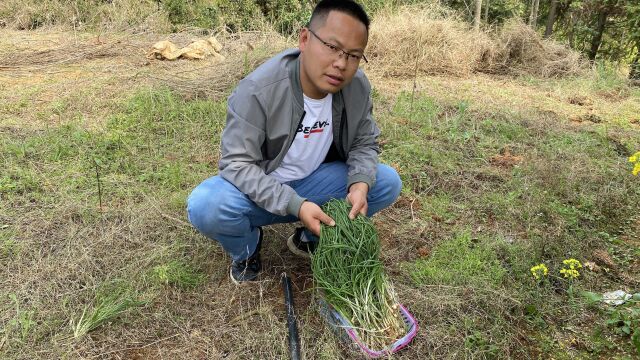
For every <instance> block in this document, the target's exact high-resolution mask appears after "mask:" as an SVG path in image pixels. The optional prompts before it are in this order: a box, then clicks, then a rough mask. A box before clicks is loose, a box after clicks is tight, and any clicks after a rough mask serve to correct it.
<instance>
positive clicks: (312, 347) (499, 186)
mask: <svg viewBox="0 0 640 360" xmlns="http://www.w3.org/2000/svg"><path fill="white" fill-rule="evenodd" d="M363 3H364V5H365V6H366V7H367V8H368V9H369V10H370V11H371V13H372V15H373V18H374V22H373V25H372V29H371V41H370V44H369V48H368V54H370V58H371V63H370V64H368V65H366V66H365V65H363V67H362V68H363V70H364V71H365V72H366V73H367V75H368V76H369V78H370V79H371V82H372V84H373V87H374V94H373V96H374V103H375V111H374V115H375V116H376V119H377V122H378V123H379V125H380V127H381V129H382V137H381V139H380V140H381V145H382V150H383V152H382V154H381V159H382V161H384V162H385V163H387V164H390V165H391V166H394V167H395V168H396V169H397V170H398V172H399V173H400V175H401V177H402V180H403V183H404V186H403V191H402V194H401V197H400V199H399V201H398V202H397V203H396V204H395V205H394V206H393V207H392V208H390V209H386V210H385V211H383V212H381V213H380V214H379V215H376V217H374V223H375V225H376V228H377V230H378V232H379V234H380V239H381V246H382V254H383V255H382V256H383V261H384V263H385V269H386V271H387V273H388V274H389V276H390V278H391V280H392V282H393V284H394V285H395V287H396V290H397V292H398V294H399V298H400V299H401V301H402V302H403V304H404V305H406V306H407V307H408V308H409V309H410V311H411V312H412V313H413V314H414V315H415V316H416V317H417V319H418V322H419V323H420V326H421V328H420V331H419V333H418V337H417V338H416V339H415V340H414V342H413V343H412V344H411V345H410V346H409V347H408V348H407V349H405V350H403V351H402V352H400V353H399V354H398V355H396V356H394V358H399V359H416V358H433V359H447V358H449V359H455V358H474V359H501V358H518V359H520V358H522V359H538V358H555V359H575V358H584V359H590V358H592V359H601V358H607V359H608V358H616V359H633V358H637V356H638V353H639V349H638V347H639V345H638V344H639V343H640V311H639V310H638V309H639V307H638V306H639V305H638V299H637V298H634V299H631V300H630V301H628V302H627V303H626V304H624V305H620V306H617V307H614V306H609V305H606V304H604V303H602V301H600V300H601V295H602V294H603V293H605V292H607V291H611V290H618V289H620V290H625V291H626V292H628V293H630V294H632V293H637V292H638V289H639V287H640V286H639V285H640V284H639V281H638V279H640V240H639V239H640V219H639V214H640V201H638V200H639V199H640V186H638V184H639V183H638V180H639V178H638V177H637V176H633V175H632V174H631V171H632V168H633V164H631V163H630V162H629V157H630V156H631V155H632V154H634V153H635V152H636V151H637V150H638V149H640V117H639V115H638V114H640V90H639V89H638V88H637V87H636V86H634V84H635V83H634V81H632V80H630V79H628V76H629V74H632V73H633V71H629V64H631V63H632V61H633V59H634V56H635V53H634V51H637V45H632V42H631V40H630V39H632V35H631V34H632V32H633V31H632V30H634V29H636V30H637V27H635V28H630V27H629V26H631V25H629V24H630V21H633V19H634V18H635V16H636V15H633V14H637V12H634V11H636V10H635V7H634V6H632V3H623V2H621V1H620V2H616V3H614V2H613V1H610V2H607V1H601V2H599V3H598V4H599V5H598V4H596V3H595V2H591V1H581V2H578V1H575V2H572V3H571V4H567V3H566V2H564V1H558V2H557V3H556V6H557V8H556V11H557V17H556V18H557V20H556V21H554V22H553V25H554V26H553V28H552V30H553V31H552V32H551V34H550V38H549V39H544V31H545V29H544V27H545V25H546V23H545V21H546V19H547V18H548V13H550V6H551V3H546V2H544V3H541V4H538V6H539V10H538V12H537V13H538V14H539V15H538V16H534V17H533V18H534V19H536V20H535V21H532V22H531V24H532V25H533V26H532V25H529V20H530V19H531V18H532V17H531V10H532V9H535V3H534V4H533V6H532V4H530V3H525V2H520V1H515V0H508V1H507V0H504V1H498V0H495V1H492V2H491V3H489V7H488V10H489V11H488V18H487V17H485V16H484V12H483V14H482V15H483V16H482V17H481V19H482V22H481V24H479V29H478V30H477V31H476V30H475V29H474V28H473V22H474V19H475V16H474V15H475V13H474V10H471V9H472V8H473V9H475V8H474V5H475V3H472V2H470V1H469V2H467V3H465V2H461V1H459V2H458V1H451V2H440V3H431V2H424V1H414V2H411V3H409V2H408V1H405V2H402V1H382V0H379V1H373V0H370V1H364V2H363ZM483 4H484V5H485V7H483V8H482V9H483V11H484V10H485V9H487V7H486V5H487V2H483ZM405 5H407V6H405ZM605 5H606V6H610V7H608V8H607V9H610V10H611V11H610V12H609V13H608V14H609V15H607V17H606V21H605V27H604V30H603V35H602V41H601V43H600V45H599V47H598V50H597V52H596V56H595V62H590V61H589V51H590V49H591V44H592V40H593V39H594V38H595V37H594V34H596V33H597V32H596V31H594V29H596V30H597V24H598V22H597V21H598V18H599V16H600V15H599V14H600V13H601V12H600V10H602V9H603V8H602V7H599V6H605ZM311 6H312V4H311V3H308V2H293V1H284V0H282V1H280V0H278V1H275V0H274V1H248V0H247V1H226V0H222V1H205V0H193V1H175V0H164V1H160V2H156V1H141V2H131V1H125V0H122V1H118V0H112V1H98V0H91V1H89V0H78V1H61V0H44V1H37V2H36V1H26V2H25V1H20V2H18V1H14V0H6V1H4V2H2V3H1V4H0V19H1V23H2V26H3V28H2V29H0V99H1V101H0V169H1V170H0V278H2V279H3V281H1V282H0V358H2V359H35V358H41V359H51V358H74V359H75V358H103V359H110V358H133V359H157V358H184V359H197V358H207V359H222V358H225V359H247V358H250V359H251V358H253V359H265V358H267V359H281V358H285V357H286V356H287V351H288V350H287V342H286V320H285V319H286V317H285V312H284V308H283V302H282V298H283V297H282V292H281V287H280V283H279V275H280V274H281V273H282V272H283V271H287V272H288V273H289V274H290V276H291V277H292V279H293V283H294V291H295V295H296V309H297V311H298V314H299V316H300V329H301V337H302V346H303V353H304V355H305V357H306V358H309V359H336V358H345V359H349V358H357V356H358V355H357V354H355V353H353V352H350V351H349V349H348V347H346V346H344V345H342V344H341V343H340V342H339V341H338V339H337V338H336V337H335V336H334V335H333V334H332V333H331V331H329V330H328V329H327V328H326V327H325V326H324V324H323V321H322V319H321V318H320V317H319V315H318V308H317V306H316V299H314V295H313V292H312V291H311V289H312V283H311V274H310V268H309V264H308V263H306V262H304V261H301V260H300V259H298V258H296V257H294V256H293V255H291V254H289V253H288V251H287V250H286V245H285V241H286V238H287V237H288V236H289V235H290V233H291V231H292V230H293V227H294V225H291V224H290V225H278V226H270V227H268V228H266V229H265V244H264V249H263V251H264V255H263V258H264V261H265V275H264V278H263V280H262V281H260V282H258V283H257V284H255V286H252V287H235V286H234V285H233V284H232V283H231V282H230V281H229V280H228V268H227V264H228V263H229V261H230V260H229V258H228V257H227V256H226V254H224V252H223V251H222V250H221V248H220V247H219V246H218V245H217V244H215V243H213V242H211V241H210V240H208V239H205V238H204V237H203V236H201V235H199V234H198V233H197V232H196V231H195V230H194V229H193V228H192V227H191V226H190V225H189V224H188V223H187V220H186V215H185V199H186V197H187V196H188V194H189V193H190V191H191V190H192V189H193V188H194V187H195V186H196V185H197V184H198V183H199V182H200V181H202V180H203V179H205V178H207V177H209V176H212V175H213V174H215V173H216V172H217V161H218V154H219V141H220V133H221V131H222V129H223V127H224V122H225V111H226V100H225V99H226V97H227V96H228V95H229V93H230V91H231V90H232V89H233V88H234V86H235V84H236V83H237V81H238V80H239V79H240V78H242V77H243V76H244V75H246V74H247V73H248V72H250V71H251V70H252V69H253V68H255V67H256V66H257V65H258V64H259V63H260V62H262V61H263V60H264V59H266V58H268V57H269V56H271V55H272V54H274V53H276V52H278V51H280V50H281V49H283V48H285V47H291V46H295V36H293V37H289V35H291V34H295V32H296V29H298V28H299V26H300V25H301V24H303V23H304V22H305V21H306V19H307V16H308V14H309V11H310V9H311ZM565 7H566V9H565ZM598 9H600V10H598ZM605 10H606V9H605ZM514 17H515V19H514ZM487 19H488V20H487ZM569 25H571V26H569ZM625 29H626V30H625ZM210 34H215V35H216V37H217V38H218V40H220V42H221V43H222V45H223V50H222V53H223V55H224V56H225V57H226V60H225V61H223V62H214V61H213V60H207V59H205V60H201V61H188V60H178V61H174V62H164V61H160V60H156V59H148V58H147V57H146V54H147V51H148V50H149V48H150V47H151V45H152V44H153V43H155V42H156V41H158V40H164V39H169V40H172V41H174V42H175V43H177V44H179V45H183V44H187V43H189V42H190V41H191V39H194V38H202V37H205V36H209V35H210ZM618 34H623V35H624V36H622V35H618ZM571 39H573V40H571ZM623 40H624V41H623ZM570 43H571V44H572V46H573V47H574V49H571V48H570V47H569V44H570ZM634 46H635V47H634ZM616 49H617V50H616ZM617 63H619V64H621V66H617ZM625 64H626V65H625ZM570 258H573V259H577V260H579V261H580V262H581V265H582V267H581V268H579V269H578V271H579V276H578V277H577V278H571V277H569V278H566V277H564V276H563V273H561V272H560V271H561V270H562V269H566V267H567V265H566V264H565V263H564V260H567V259H570ZM539 264H544V265H545V266H546V268H547V270H548V272H547V273H546V274H544V273H543V272H540V273H536V274H537V277H536V276H534V275H533V274H532V272H531V268H532V267H534V266H538V265H539ZM538 269H541V267H538Z"/></svg>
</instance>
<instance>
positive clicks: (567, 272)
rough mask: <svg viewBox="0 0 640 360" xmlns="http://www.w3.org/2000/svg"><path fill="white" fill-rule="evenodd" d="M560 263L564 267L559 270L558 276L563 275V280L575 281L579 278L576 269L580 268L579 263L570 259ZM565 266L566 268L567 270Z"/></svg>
mask: <svg viewBox="0 0 640 360" xmlns="http://www.w3.org/2000/svg"><path fill="white" fill-rule="evenodd" d="M562 263H563V264H564V265H565V267H564V268H562V269H561V270H560V274H562V275H564V277H565V278H569V279H575V278H577V277H578V276H580V272H579V271H578V269H580V268H581V267H582V264H581V263H580V261H578V260H576V259H574V258H571V259H566V260H563V261H562ZM566 266H568V268H567V267H566Z"/></svg>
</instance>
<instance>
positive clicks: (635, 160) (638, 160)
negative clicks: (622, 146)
mask: <svg viewBox="0 0 640 360" xmlns="http://www.w3.org/2000/svg"><path fill="white" fill-rule="evenodd" d="M629 162H630V163H632V164H634V165H633V170H632V171H631V173H632V174H633V175H634V176H636V175H638V173H640V151H638V152H637V153H635V154H633V155H631V156H630V157H629Z"/></svg>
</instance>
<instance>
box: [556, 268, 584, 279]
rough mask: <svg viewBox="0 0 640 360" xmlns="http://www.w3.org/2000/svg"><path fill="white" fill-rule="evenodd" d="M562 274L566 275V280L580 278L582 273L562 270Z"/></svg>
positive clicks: (573, 270)
mask: <svg viewBox="0 0 640 360" xmlns="http://www.w3.org/2000/svg"><path fill="white" fill-rule="evenodd" d="M560 274H562V275H564V277H565V278H570V279H575V278H577V277H578V276H580V272H578V270H575V269H561V270H560Z"/></svg>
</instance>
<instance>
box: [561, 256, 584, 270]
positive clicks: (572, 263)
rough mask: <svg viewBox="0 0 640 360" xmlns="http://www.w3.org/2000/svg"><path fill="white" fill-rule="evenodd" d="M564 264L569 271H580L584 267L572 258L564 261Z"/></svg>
mask: <svg viewBox="0 0 640 360" xmlns="http://www.w3.org/2000/svg"><path fill="white" fill-rule="evenodd" d="M562 263H563V264H565V265H567V266H568V267H569V269H571V270H573V269H579V268H581V267H582V264H581V263H580V261H578V260H576V259H574V258H571V259H566V260H563V261H562Z"/></svg>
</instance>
